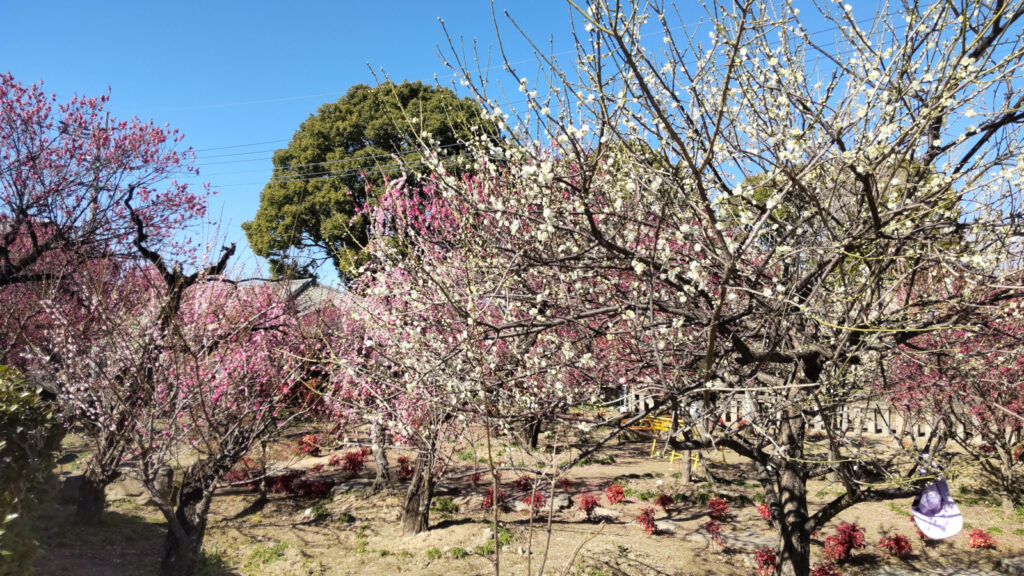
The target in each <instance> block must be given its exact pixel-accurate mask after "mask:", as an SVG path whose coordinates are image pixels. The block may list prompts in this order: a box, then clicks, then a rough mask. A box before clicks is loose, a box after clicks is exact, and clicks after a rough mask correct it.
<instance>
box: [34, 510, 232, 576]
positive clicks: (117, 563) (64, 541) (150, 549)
mask: <svg viewBox="0 0 1024 576" xmlns="http://www.w3.org/2000/svg"><path fill="white" fill-rule="evenodd" d="M74 515H75V508H74V506H67V505H60V504H57V503H56V502H52V501H51V502H48V503H47V504H46V505H45V506H44V507H43V510H42V514H41V517H40V519H39V523H38V528H37V530H38V531H37V534H38V540H39V543H40V550H39V554H38V555H37V557H36V561H35V572H36V574H46V575H52V576H109V575H110V574H133V575H139V576H149V575H152V576H156V575H158V574H159V573H160V556H161V552H162V549H163V543H164V537H165V536H166V534H167V525H166V523H165V522H164V521H163V519H162V518H159V519H156V518H155V517H150V518H146V517H145V516H144V515H138V516H136V515H133V514H126V513H123V512H117V511H113V510H106V511H104V513H103V517H102V518H101V520H100V522H99V523H98V524H97V525H95V526H83V525H80V524H76V523H74V522H73V519H74ZM199 574H200V575H203V576H237V575H238V572H235V571H234V570H232V569H231V568H230V566H228V564H227V562H226V561H225V560H224V559H223V558H222V557H221V556H220V555H219V554H216V553H214V554H208V553H207V554H204V556H203V558H202V560H201V564H200V570H199Z"/></svg>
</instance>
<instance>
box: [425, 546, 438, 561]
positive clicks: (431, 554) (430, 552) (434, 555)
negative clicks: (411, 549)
mask: <svg viewBox="0 0 1024 576" xmlns="http://www.w3.org/2000/svg"><path fill="white" fill-rule="evenodd" d="M426 555H427V559H428V560H437V559H438V558H440V557H441V549H440V548H438V547H437V546H434V547H433V548H427V551H426Z"/></svg>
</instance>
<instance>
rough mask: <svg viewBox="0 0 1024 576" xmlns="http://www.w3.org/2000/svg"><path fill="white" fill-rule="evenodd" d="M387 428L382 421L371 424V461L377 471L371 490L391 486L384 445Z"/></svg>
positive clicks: (384, 488)
mask: <svg viewBox="0 0 1024 576" xmlns="http://www.w3.org/2000/svg"><path fill="white" fill-rule="evenodd" d="M386 436H387V430H385V428H384V423H383V422H377V423H375V424H374V425H373V463H374V468H375V469H376V471H377V475H376V477H374V479H373V492H374V493H375V494H376V493H379V492H385V491H389V490H391V489H392V488H393V486H392V484H391V469H390V467H389V466H388V452H387V447H386Z"/></svg>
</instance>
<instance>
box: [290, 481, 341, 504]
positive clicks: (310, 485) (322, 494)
mask: <svg viewBox="0 0 1024 576" xmlns="http://www.w3.org/2000/svg"><path fill="white" fill-rule="evenodd" d="M289 493H291V494H295V495H298V496H306V497H310V498H316V499H317V500H319V499H321V498H326V497H327V495H328V494H330V493H331V487H330V485H328V484H327V483H326V482H321V481H319V480H310V479H309V478H306V477H303V478H298V479H296V480H295V481H294V482H292V485H291V490H290V491H289Z"/></svg>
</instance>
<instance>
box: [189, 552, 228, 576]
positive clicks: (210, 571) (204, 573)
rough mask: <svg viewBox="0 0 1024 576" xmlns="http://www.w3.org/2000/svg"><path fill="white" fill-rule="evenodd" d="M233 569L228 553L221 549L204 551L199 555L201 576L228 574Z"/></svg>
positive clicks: (199, 573)
mask: <svg viewBox="0 0 1024 576" xmlns="http://www.w3.org/2000/svg"><path fill="white" fill-rule="evenodd" d="M230 569H231V562H230V560H229V559H228V555H227V553H225V552H224V551H223V550H221V549H219V548H213V549H210V550H203V551H202V552H200V553H199V570H198V571H197V572H196V574H198V575H199V576H214V575H219V574H224V573H227V572H228V570H230Z"/></svg>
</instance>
